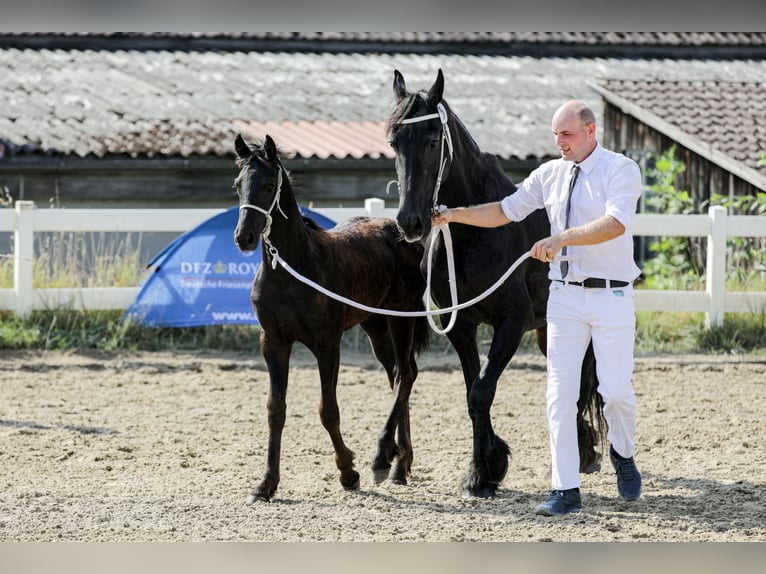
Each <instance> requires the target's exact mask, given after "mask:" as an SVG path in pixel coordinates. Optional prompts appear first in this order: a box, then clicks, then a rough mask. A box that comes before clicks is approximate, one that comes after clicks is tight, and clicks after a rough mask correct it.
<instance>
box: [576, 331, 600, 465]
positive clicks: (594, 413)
mask: <svg viewBox="0 0 766 574" xmlns="http://www.w3.org/2000/svg"><path fill="white" fill-rule="evenodd" d="M577 411H578V413H579V414H580V415H581V416H579V417H577V438H578V442H579V444H580V449H579V450H580V470H581V472H586V473H588V472H594V471H596V470H598V468H599V466H600V462H601V458H602V455H601V453H599V452H598V451H596V449H595V447H596V445H599V444H600V445H601V449H600V450H601V452H603V450H604V448H603V447H604V445H605V444H606V440H607V439H606V433H607V424H606V418H605V417H604V399H603V398H602V397H601V395H600V394H599V392H598V377H597V376H596V357H595V355H594V353H593V343H591V344H590V345H588V350H587V351H586V353H585V358H584V360H583V364H582V379H581V382H580V398H579V399H578V401H577Z"/></svg>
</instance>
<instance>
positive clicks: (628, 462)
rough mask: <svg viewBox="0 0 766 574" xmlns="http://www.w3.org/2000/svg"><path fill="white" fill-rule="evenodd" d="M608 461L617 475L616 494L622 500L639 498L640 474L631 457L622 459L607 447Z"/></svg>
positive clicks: (611, 448) (612, 448) (610, 446)
mask: <svg viewBox="0 0 766 574" xmlns="http://www.w3.org/2000/svg"><path fill="white" fill-rule="evenodd" d="M609 460H611V461H612V466H613V467H614V471H615V472H616V473H617V494H619V495H620V498H622V499H623V500H638V499H639V498H640V497H641V473H640V472H638V467H637V466H636V463H635V462H634V460H633V457H632V456H631V457H630V458H623V457H621V456H620V455H619V454H617V451H616V450H614V447H612V445H609Z"/></svg>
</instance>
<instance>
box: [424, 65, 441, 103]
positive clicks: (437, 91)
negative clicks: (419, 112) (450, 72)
mask: <svg viewBox="0 0 766 574" xmlns="http://www.w3.org/2000/svg"><path fill="white" fill-rule="evenodd" d="M443 95H444V74H443V73H442V69H441V68H439V72H438V73H437V74H436V80H435V81H434V84H433V86H431V89H430V90H428V99H429V100H430V101H432V102H434V103H439V102H441V101H442V96H443Z"/></svg>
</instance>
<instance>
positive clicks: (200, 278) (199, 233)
mask: <svg viewBox="0 0 766 574" xmlns="http://www.w3.org/2000/svg"><path fill="white" fill-rule="evenodd" d="M301 212H302V213H303V215H305V216H307V217H310V218H311V219H313V220H314V221H315V222H316V223H317V224H318V225H320V226H321V227H324V228H325V229H329V228H331V227H334V226H335V222H334V221H332V220H331V219H329V218H327V217H325V216H323V215H321V214H319V213H316V212H314V211H311V210H309V209H307V208H304V207H301ZM238 217H239V208H238V207H232V208H231V209H227V210H226V211H224V212H223V213H219V214H218V215H215V216H214V217H211V218H210V219H208V220H207V221H205V222H203V223H201V224H200V225H199V226H197V227H195V228H194V229H192V230H191V231H188V232H186V233H184V234H182V235H180V236H178V237H177V238H176V239H175V240H173V241H172V242H171V243H170V244H168V245H167V246H166V247H165V248H164V249H162V250H161V251H160V252H159V253H158V254H157V255H155V256H154V258H153V259H152V260H151V261H150V262H149V265H148V266H147V267H149V269H150V271H149V273H148V275H147V276H146V278H145V279H144V281H143V283H142V285H141V290H140V291H139V292H138V295H137V297H136V300H135V301H134V302H133V304H132V305H131V306H130V307H129V308H128V310H127V311H125V315H124V317H123V319H129V320H131V321H135V322H140V323H143V324H144V325H147V326H153V327H198V326H202V325H233V324H239V325H257V324H258V319H257V317H256V316H255V313H254V312H253V308H252V306H251V304H250V288H251V287H252V284H253V277H254V276H255V272H256V270H257V269H258V265H260V263H261V249H260V246H259V247H258V248H257V249H256V250H255V251H250V252H247V253H243V252H241V251H240V250H239V249H238V248H237V246H236V244H235V243H234V228H235V227H236V226H237V218H238Z"/></svg>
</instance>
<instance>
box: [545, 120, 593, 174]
mask: <svg viewBox="0 0 766 574" xmlns="http://www.w3.org/2000/svg"><path fill="white" fill-rule="evenodd" d="M551 129H552V130H553V135H554V136H555V138H556V147H558V148H559V151H561V157H562V158H564V159H565V160H568V161H574V162H581V161H582V160H584V159H585V158H586V157H587V156H588V155H589V154H590V152H592V151H593V148H594V147H595V145H596V144H595V133H596V126H595V124H584V123H583V122H582V120H580V119H579V118H578V117H577V116H575V115H574V114H563V115H561V116H557V117H555V118H553V122H552V123H551Z"/></svg>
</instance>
